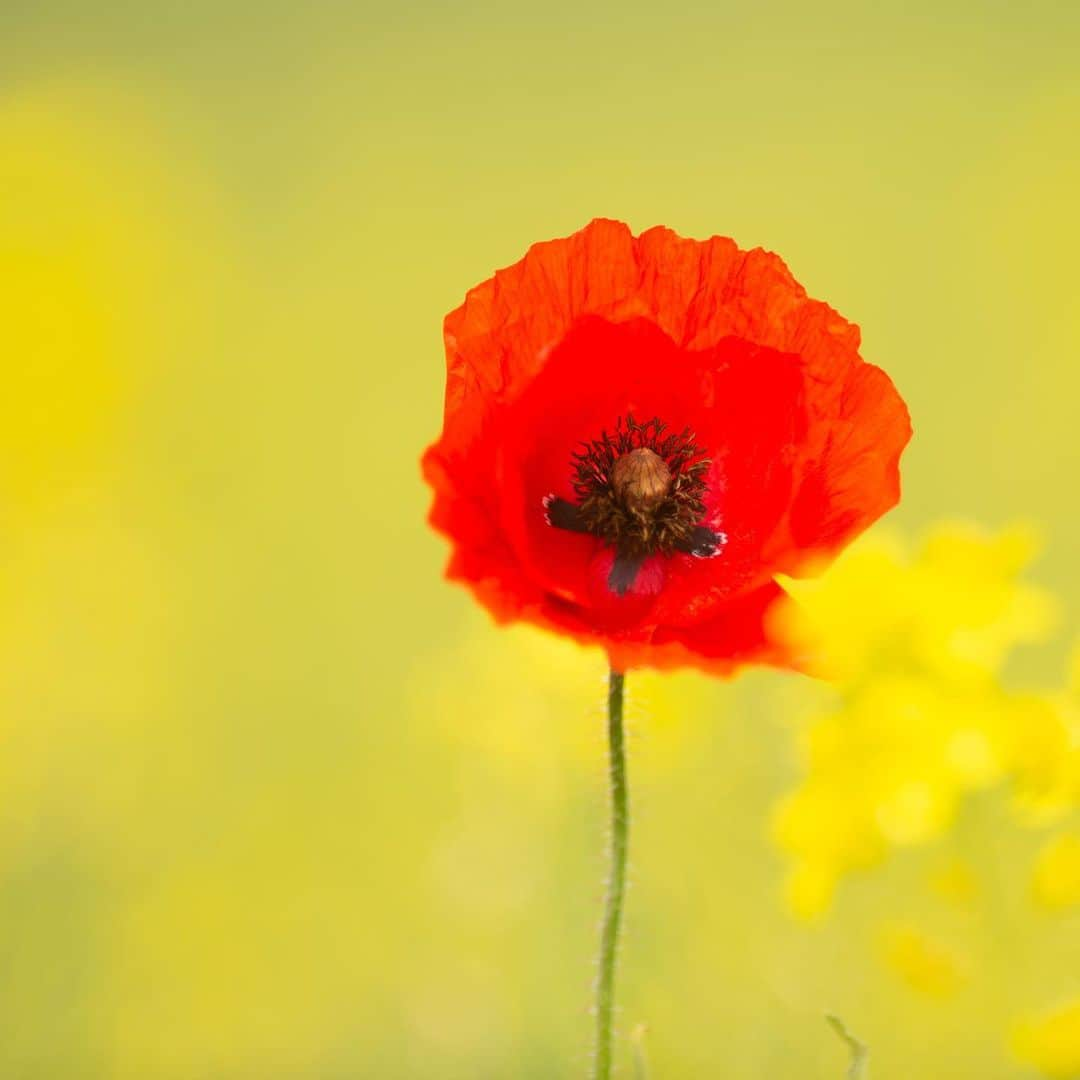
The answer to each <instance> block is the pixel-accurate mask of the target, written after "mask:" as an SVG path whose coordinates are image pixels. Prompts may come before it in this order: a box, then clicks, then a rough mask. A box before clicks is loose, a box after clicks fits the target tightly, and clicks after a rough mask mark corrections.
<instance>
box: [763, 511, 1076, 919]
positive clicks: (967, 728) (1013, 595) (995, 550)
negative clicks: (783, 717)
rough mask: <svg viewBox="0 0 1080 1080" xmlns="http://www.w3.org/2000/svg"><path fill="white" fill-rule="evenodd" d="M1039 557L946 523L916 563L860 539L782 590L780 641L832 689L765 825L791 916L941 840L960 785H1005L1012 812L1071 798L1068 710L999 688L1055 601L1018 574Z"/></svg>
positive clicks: (1022, 539) (821, 906) (1021, 545)
mask: <svg viewBox="0 0 1080 1080" xmlns="http://www.w3.org/2000/svg"><path fill="white" fill-rule="evenodd" d="M1032 550H1033V547H1032V541H1031V537H1030V535H1029V534H1028V533H1027V532H1026V531H1024V530H1021V529H1012V530H1008V531H1006V532H1003V533H1000V534H998V535H984V534H982V533H979V532H978V531H976V530H975V529H973V528H971V527H968V526H956V525H950V526H942V527H939V528H937V529H935V530H934V531H933V532H932V533H931V534H930V535H929V536H928V538H927V539H926V540H925V542H924V543H923V544H922V545H921V547H920V548H919V550H918V552H917V554H916V555H914V556H911V555H909V554H908V553H907V552H906V550H905V549H904V547H903V546H902V545H901V544H899V543H898V542H897V541H896V540H890V539H885V540H882V539H875V538H867V539H864V540H863V541H861V542H860V543H859V544H857V545H855V547H854V548H852V549H851V551H850V552H849V553H848V554H847V555H845V556H844V557H842V558H841V559H840V560H839V561H838V562H837V564H836V565H835V566H834V567H833V568H832V569H831V570H830V571H828V572H827V573H826V574H825V575H824V576H822V577H821V578H819V579H817V580H815V581H812V582H791V583H788V584H789V587H790V589H791V591H792V593H793V596H794V600H793V601H792V602H791V603H789V604H785V605H783V606H782V607H781V609H780V610H779V612H778V613H777V615H776V616H775V619H776V621H775V627H776V629H777V632H778V633H780V634H781V635H784V636H787V637H788V638H789V639H790V640H793V641H795V642H796V643H797V644H798V645H799V647H800V648H801V649H802V651H803V652H804V655H806V656H808V657H811V658H812V666H813V667H814V668H816V670H817V671H818V672H819V673H824V674H826V675H828V676H829V677H830V680H831V682H832V684H833V685H832V686H831V687H828V688H824V689H823V690H822V691H821V692H820V695H821V701H822V707H821V708H820V710H818V711H817V712H816V713H815V714H814V715H813V716H812V717H811V719H810V721H809V723H808V724H807V726H806V728H805V729H804V731H803V734H802V738H801V750H802V758H803V767H804V776H803V780H802V782H801V783H800V784H799V786H798V787H797V788H796V789H795V790H794V791H793V792H791V793H790V794H789V795H788V796H787V797H786V798H785V799H784V800H783V801H782V802H781V803H780V805H779V806H778V808H777V811H776V814H775V818H774V837H775V840H776V842H777V844H778V845H779V846H780V847H781V848H782V849H783V850H784V851H786V852H787V853H788V854H789V855H790V856H791V858H792V870H791V873H790V877H789V880H788V888H787V898H788V903H789V906H790V907H791V908H792V910H793V911H794V912H795V913H797V914H798V915H800V916H802V917H812V916H814V915H818V914H821V912H822V911H823V910H825V909H826V908H827V907H828V905H829V902H830V900H831V898H832V895H833V892H834V890H835V887H836V884H837V883H838V881H839V880H840V879H841V878H842V877H843V876H844V875H845V874H847V873H849V872H851V871H854V870H859V869H863V868H866V867H868V866H870V865H872V864H873V863H874V862H876V861H878V860H880V859H882V858H883V857H884V856H885V855H887V854H888V852H889V851H890V850H891V849H892V848H893V847H897V846H905V845H913V844H922V843H925V842H927V841H928V840H931V839H933V838H934V837H936V836H939V835H941V834H942V833H943V832H944V831H945V830H946V829H948V828H949V826H950V825H951V823H952V821H953V819H954V816H955V813H956V810H957V807H958V805H959V803H960V801H961V800H962V799H963V797H964V796H965V795H966V794H967V793H968V792H971V791H974V790H977V789H980V788H985V787H987V786H989V785H991V784H994V783H996V782H999V781H1001V780H1002V779H1004V778H1006V777H1010V776H1011V777H1014V778H1015V782H1016V786H1017V792H1018V803H1019V802H1020V801H1022V802H1023V803H1024V805H1027V806H1028V807H1039V808H1041V809H1043V810H1045V809H1046V808H1047V807H1050V806H1053V807H1055V808H1056V807H1060V806H1062V805H1068V804H1069V803H1070V801H1071V800H1072V799H1073V798H1074V797H1075V794H1076V792H1077V791H1078V790H1080V785H1076V784H1075V783H1074V778H1073V772H1072V771H1071V768H1072V767H1071V766H1069V765H1068V762H1069V760H1070V759H1069V756H1068V753H1067V751H1068V747H1069V745H1070V739H1071V738H1072V736H1071V735H1070V731H1069V728H1068V725H1067V723H1066V721H1065V719H1064V717H1065V715H1066V711H1065V709H1064V706H1063V705H1059V704H1057V703H1055V702H1054V701H1053V700H1052V699H1047V698H1040V697H1035V696H1032V695H1018V694H1013V693H1009V692H1008V691H1006V690H1005V689H1004V688H1003V687H1002V686H1001V685H1000V683H999V681H998V679H997V669H998V667H999V666H1000V664H1001V663H1002V661H1003V660H1004V659H1005V657H1006V655H1007V653H1008V651H1009V649H1011V648H1012V647H1013V646H1014V645H1015V644H1017V643H1019V642H1021V641H1030V640H1035V639H1037V638H1039V637H1041V636H1043V635H1044V634H1045V633H1046V632H1047V630H1048V629H1049V628H1050V626H1051V623H1052V616H1053V604H1052V602H1051V600H1050V598H1049V596H1048V595H1047V594H1046V593H1044V592H1043V591H1042V590H1040V589H1037V588H1035V587H1034V586H1031V585H1028V584H1026V583H1025V582H1023V581H1021V580H1020V574H1021V572H1022V570H1023V568H1024V566H1025V563H1026V561H1027V559H1028V558H1030V556H1031V554H1032ZM1077 771H1078V772H1080V770H1077Z"/></svg>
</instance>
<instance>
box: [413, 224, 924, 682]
mask: <svg viewBox="0 0 1080 1080" xmlns="http://www.w3.org/2000/svg"><path fill="white" fill-rule="evenodd" d="M444 337H445V341H446V359H447V381H446V408H445V415H444V421H443V433H442V436H441V437H440V439H439V440H438V441H437V442H436V443H435V444H434V445H432V446H431V447H430V448H429V449H428V450H427V452H426V453H425V455H424V461H423V466H424V475H425V477H426V478H427V480H428V483H430V484H431V486H432V488H433V489H434V492H435V498H434V503H433V506H432V509H431V516H430V520H431V523H432V525H433V526H434V527H435V528H436V529H438V530H439V531H440V532H442V533H445V534H446V535H447V536H448V537H449V538H450V540H451V541H452V543H453V554H452V556H451V559H450V563H449V565H448V567H447V576H448V577H449V578H451V579H452V580H457V581H462V582H464V583H465V584H466V585H468V586H469V588H470V589H471V590H472V591H473V593H474V594H475V596H476V598H477V599H478V600H479V601H480V602H481V603H482V604H483V605H484V606H485V607H487V608H488V609H489V610H490V611H491V612H492V614H493V615H494V616H495V618H496V619H497V620H499V621H501V622H508V621H513V620H525V621H528V622H533V623H537V624H539V625H540V626H545V627H548V628H550V629H553V630H556V631H559V632H561V633H564V634H568V635H570V636H571V637H574V638H576V639H577V640H579V641H582V642H591V643H599V644H601V645H603V646H604V648H605V649H606V650H607V652H608V655H609V657H610V660H611V663H612V666H613V667H615V668H616V669H618V670H626V669H627V668H630V667H640V666H651V667H661V668H667V667H676V666H680V665H691V666H695V667H700V668H704V669H706V670H709V671H713V672H721V673H726V672H730V671H732V670H733V669H734V668H736V667H738V666H740V665H742V664H744V663H747V662H752V661H760V662H766V663H774V664H781V665H790V664H792V663H793V662H794V661H793V658H792V657H790V656H788V655H787V654H786V653H785V650H784V647H783V646H782V645H781V644H779V643H777V642H774V641H772V640H770V637H769V635H768V632H767V624H766V619H765V615H766V612H767V610H768V608H769V607H770V605H771V604H772V602H773V601H774V600H775V599H776V598H777V597H778V596H780V595H781V590H780V587H779V586H778V585H777V584H776V582H775V580H774V577H775V575H776V574H780V573H783V574H790V575H799V574H804V573H812V572H814V571H815V570H817V569H819V568H820V567H821V566H822V565H823V564H824V562H826V561H827V560H828V559H829V558H830V557H831V556H833V555H835V554H836V553H837V552H838V551H839V550H840V549H841V548H842V547H843V546H844V545H845V544H846V543H848V541H850V540H851V539H852V538H853V537H854V536H856V535H857V534H858V533H859V532H861V531H862V530H863V529H865V528H866V527H867V526H868V525H869V524H870V523H871V522H873V521H874V520H876V519H877V518H878V517H880V516H881V514H883V513H884V512H885V511H886V510H888V509H889V508H890V507H891V506H893V505H894V504H895V503H896V501H897V499H898V498H899V495H900V479H899V471H898V462H899V458H900V453H901V451H902V450H903V448H904V446H905V444H906V443H907V441H908V439H909V438H910V436H911V424H910V421H909V418H908V413H907V409H906V408H905V406H904V403H903V401H902V400H901V398H900V396H899V395H898V394H897V392H896V390H895V388H894V387H893V385H892V382H891V381H890V380H889V378H888V376H887V375H886V374H885V373H884V372H883V371H881V370H880V369H878V368H876V367H874V366H873V365H871V364H867V363H864V362H863V360H862V359H861V358H860V356H859V351H858V350H859V330H858V327H856V326H854V325H852V324H851V323H849V322H847V321H846V320H845V319H843V318H842V317H841V316H840V315H838V314H837V313H836V312H835V311H833V309H832V308H830V307H829V306H828V305H827V304H823V303H821V302H820V301H817V300H810V299H809V298H808V297H807V296H806V293H805V291H804V290H803V288H802V286H800V285H799V284H798V282H796V281H795V279H794V278H793V277H792V276H791V274H790V272H789V271H788V269H787V267H786V266H785V265H784V263H783V261H782V260H781V259H780V258H779V257H778V256H776V255H774V254H772V253H770V252H767V251H763V250H761V249H760V248H756V249H754V250H753V251H740V250H739V248H738V247H736V246H735V244H734V243H733V242H732V241H731V240H728V239H725V238H723V237H713V238H712V239H710V240H706V241H703V242H699V241H696V240H686V239H683V238H682V237H680V236H677V235H676V234H675V233H673V232H672V231H671V230H670V229H665V228H654V229H649V230H648V231H647V232H644V233H642V234H641V235H640V236H637V237H635V236H632V235H631V233H630V230H629V229H628V228H627V226H626V225H624V224H622V223H621V222H617V221H606V220H597V221H593V222H592V223H591V224H589V225H587V226H586V227H585V228H584V229H582V230H581V231H580V232H577V233H575V234H574V235H573V236H570V237H567V238H566V239H564V240H553V241H550V242H548V243H542V244H536V245H534V246H533V247H532V248H530V249H529V251H528V253H527V254H526V255H525V257H524V258H523V259H522V260H521V261H520V262H518V263H515V264H514V265H513V266H511V267H508V268H507V269H505V270H500V271H498V272H497V273H496V274H495V276H494V277H493V278H491V279H490V280H488V281H485V282H484V283H483V284H481V285H478V286H476V288H474V289H472V290H471V291H470V292H469V293H468V295H467V296H466V298H465V303H464V304H462V306H461V307H459V308H458V309H457V310H456V311H452V312H451V313H450V314H449V315H448V316H447V317H446V322H445V326H444Z"/></svg>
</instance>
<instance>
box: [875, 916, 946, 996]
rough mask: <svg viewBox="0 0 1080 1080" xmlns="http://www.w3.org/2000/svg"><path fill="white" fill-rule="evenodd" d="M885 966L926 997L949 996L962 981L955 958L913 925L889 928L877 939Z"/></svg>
mask: <svg viewBox="0 0 1080 1080" xmlns="http://www.w3.org/2000/svg"><path fill="white" fill-rule="evenodd" d="M879 948H880V951H881V958H882V961H883V962H884V964H885V966H886V967H887V968H889V970H890V971H892V972H893V974H894V975H897V976H898V977H899V978H900V979H901V981H902V982H904V983H905V984H906V985H907V986H909V987H910V988H911V989H912V990H915V991H917V992H918V993H920V994H926V995H927V996H929V997H948V996H949V995H951V994H953V993H955V992H956V991H957V989H958V988H959V987H960V985H961V984H962V983H963V981H964V975H963V972H962V969H961V964H960V961H959V960H958V958H957V957H956V955H955V954H954V953H953V952H952V951H951V950H950V949H948V948H947V947H946V946H945V945H943V944H942V943H941V942H939V941H934V940H932V939H931V938H929V937H927V935H925V934H923V933H922V932H921V931H920V930H918V929H916V928H915V927H914V926H910V925H907V924H902V925H896V926H889V927H886V928H885V929H883V930H882V931H881V934H880V938H879Z"/></svg>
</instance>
